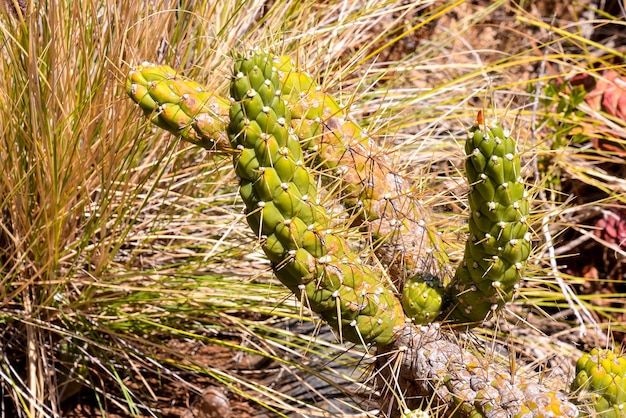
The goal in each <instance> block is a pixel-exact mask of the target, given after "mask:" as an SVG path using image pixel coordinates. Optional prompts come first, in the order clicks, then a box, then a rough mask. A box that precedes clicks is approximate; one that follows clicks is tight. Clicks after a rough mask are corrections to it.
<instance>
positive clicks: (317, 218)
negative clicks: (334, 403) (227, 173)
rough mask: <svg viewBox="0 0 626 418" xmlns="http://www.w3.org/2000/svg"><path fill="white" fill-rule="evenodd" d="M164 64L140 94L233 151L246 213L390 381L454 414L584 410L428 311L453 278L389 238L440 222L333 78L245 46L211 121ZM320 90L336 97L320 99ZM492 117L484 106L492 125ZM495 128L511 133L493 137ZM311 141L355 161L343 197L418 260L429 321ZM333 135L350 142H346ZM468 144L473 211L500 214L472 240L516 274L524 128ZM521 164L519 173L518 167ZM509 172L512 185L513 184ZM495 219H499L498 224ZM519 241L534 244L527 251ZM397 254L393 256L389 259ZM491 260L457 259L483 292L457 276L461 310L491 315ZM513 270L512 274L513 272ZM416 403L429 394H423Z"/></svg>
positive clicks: (418, 288)
mask: <svg viewBox="0 0 626 418" xmlns="http://www.w3.org/2000/svg"><path fill="white" fill-rule="evenodd" d="M160 68H161V70H158V68H156V67H150V66H147V65H146V66H142V67H138V68H137V69H136V70H135V73H131V75H130V76H129V80H130V82H129V84H128V85H127V89H128V91H129V94H130V95H131V97H133V99H134V100H135V101H136V102H138V103H139V104H140V105H141V106H142V108H143V109H144V112H145V113H146V114H147V115H148V116H149V117H151V120H152V121H153V122H154V123H155V124H157V125H159V126H161V127H163V128H165V129H167V130H169V131H171V132H174V133H177V134H179V135H181V137H182V138H183V139H185V140H187V141H189V142H192V143H195V144H197V145H199V146H204V147H206V148H212V149H217V150H221V149H222V150H223V149H226V148H229V149H231V150H232V151H233V163H234V168H235V172H236V173H237V175H238V176H239V178H240V195H241V197H242V199H243V201H244V203H245V205H246V218H247V221H248V223H249V225H250V227H251V228H252V230H253V231H254V232H255V233H256V234H258V236H259V238H260V239H261V243H262V248H263V250H264V252H265V254H266V255H267V257H268V259H269V260H270V261H271V264H272V268H273V270H274V273H275V275H276V277H277V278H278V279H279V280H280V281H281V282H282V283H284V284H285V285H286V286H287V287H288V288H289V289H290V290H291V291H292V292H293V293H294V294H295V295H296V297H298V298H299V299H300V300H301V302H302V303H303V304H305V305H307V306H308V307H310V308H311V310H313V311H314V312H317V313H319V314H320V316H322V317H323V318H324V319H325V320H326V321H327V322H328V323H329V324H330V325H331V326H333V327H334V329H335V330H336V331H337V333H338V334H339V337H340V339H345V340H349V341H352V342H355V343H363V344H369V343H373V344H376V345H377V346H378V354H379V356H378V359H379V365H378V373H379V376H385V374H386V373H389V374H393V377H392V376H388V375H387V377H386V378H384V380H385V382H395V381H396V380H397V379H399V383H400V384H401V387H402V389H403V390H405V389H406V390H407V393H416V399H417V400H418V402H419V400H420V399H421V400H424V399H425V398H426V397H428V398H427V399H428V402H432V405H436V406H437V408H442V409H441V411H444V410H445V411H447V412H450V413H452V414H454V416H462V417H496V416H503V415H501V414H502V413H504V414H508V415H506V416H514V417H539V416H567V417H574V416H576V415H577V413H578V412H577V409H576V407H575V406H573V405H572V404H571V403H569V402H568V401H567V400H566V399H565V398H564V396H563V395H562V394H560V393H557V392H554V391H553V390H550V389H548V388H546V387H544V386H543V385H539V384H535V383H532V382H529V381H526V380H524V379H523V378H522V377H520V376H512V375H511V371H510V370H509V369H508V368H506V367H502V365H499V364H490V363H489V362H485V361H483V360H482V359H481V358H479V357H477V356H475V355H473V354H471V353H468V352H466V351H465V350H463V349H462V348H461V347H460V346H459V345H458V342H457V340H456V338H455V336H454V335H452V334H450V333H449V332H446V331H444V330H442V329H441V328H440V327H439V326H438V324H428V323H429V322H431V321H433V320H435V319H436V317H437V314H438V312H439V309H440V307H441V304H442V298H441V292H442V291H443V288H442V287H440V286H439V280H438V279H437V278H436V277H435V276H433V275H432V274H430V272H429V269H430V268H431V267H432V266H429V265H428V264H427V263H426V262H425V261H424V260H425V259H426V258H425V257H424V256H423V255H422V253H421V252H422V251H423V250H424V248H423V247H422V245H419V246H417V247H416V248H413V247H414V246H415V243H416V241H411V242H410V243H409V244H408V246H405V244H403V243H399V244H396V243H395V241H394V240H391V239H389V238H390V237H392V238H396V237H400V239H404V237H418V238H416V239H420V240H423V239H424V237H427V239H432V237H430V236H429V234H430V231H429V230H428V229H427V228H425V227H422V226H421V225H422V222H421V221H422V220H423V219H424V218H423V216H422V212H421V207H420V206H419V204H418V203H417V202H416V201H415V199H414V197H413V196H412V194H411V191H410V190H408V189H410V188H407V189H405V185H406V184H408V183H407V182H406V181H405V180H404V179H402V177H401V176H398V175H397V174H396V173H394V172H393V171H392V170H391V168H390V167H391V166H390V164H389V161H388V160H387V158H386V157H385V156H384V155H382V153H380V152H379V151H378V149H377V148H376V147H375V145H374V143H373V142H372V140H371V138H370V137H369V136H368V135H367V134H366V133H365V132H364V131H362V130H361V129H360V128H359V127H358V125H356V124H355V123H353V122H349V121H348V119H344V116H345V115H344V114H343V113H342V112H343V110H342V109H341V108H340V107H339V106H338V105H337V104H336V102H334V101H333V100H332V99H331V98H330V97H329V96H327V95H326V94H325V93H322V92H321V90H320V89H319V88H318V87H317V86H316V85H315V83H314V82H313V80H312V78H311V77H310V76H308V75H306V74H305V73H298V72H296V71H293V63H291V61H288V60H286V59H285V58H284V57H275V56H272V55H266V54H255V55H252V56H244V57H238V58H236V62H235V71H234V75H233V78H232V82H231V88H230V92H231V95H232V100H231V101H226V100H224V99H221V98H219V96H215V95H211V96H209V95H208V93H207V95H206V96H203V97H205V98H206V99H207V100H209V99H210V100H214V103H217V104H218V105H217V106H208V109H209V110H210V112H211V114H210V116H211V118H212V119H211V120H212V121H214V124H212V125H200V124H198V123H197V121H196V119H197V118H198V115H199V114H200V113H202V112H203V111H205V110H207V107H206V106H204V107H202V108H200V109H197V108H196V109H194V110H197V111H199V112H200V113H194V112H192V111H191V110H192V109H191V108H190V107H189V106H187V107H185V105H184V104H183V103H181V98H182V96H183V95H184V94H189V96H187V97H195V96H194V95H195V93H193V91H198V92H200V91H203V90H202V89H201V88H200V87H199V86H197V85H195V84H193V82H190V81H188V80H183V79H182V78H180V77H178V76H177V75H176V74H175V73H174V71H173V70H171V69H169V67H160ZM146 70H147V73H146V74H144V72H146ZM159 71H161V72H160V73H159ZM140 76H141V77H140ZM159 77H160V78H159ZM179 83H181V84H182V86H179V85H178V84H179ZM168 92H169V93H172V94H169V93H168ZM158 96H160V97H158ZM313 98H315V100H313ZM210 100H209V102H210ZM170 103H171V106H170V105H169V104H170ZM198 103H205V102H204V101H202V100H201V101H199V102H198ZM207 103H208V102H207ZM226 103H228V108H229V113H228V115H226V114H225V109H226ZM314 103H324V106H322V107H321V108H320V107H316V106H314V105H313V104H314ZM166 110H167V111H166ZM178 112H182V113H183V114H184V116H181V115H178ZM339 114H340V115H342V116H338V115H339ZM192 115H195V116H192ZM177 118H178V119H177ZM225 124H227V125H228V128H227V132H228V137H227V138H228V139H227V140H228V141H229V143H225V142H224V141H225V137H224V136H219V135H220V134H219V133H217V129H218V127H219V126H224V125H225ZM483 124H484V123H483V121H482V120H481V118H480V117H479V125H483ZM207 126H209V128H207ZM192 131H193V132H192ZM496 142H499V143H498V144H496V145H494V146H493V147H491V148H490V145H491V143H496ZM303 147H305V152H310V153H311V152H315V153H316V154H315V155H316V163H315V164H316V167H317V168H320V169H321V171H322V172H324V171H327V172H328V171H330V172H331V173H330V174H328V173H327V175H329V176H330V175H332V174H333V170H334V173H335V174H344V176H343V177H344V178H343V179H342V183H341V184H342V187H341V189H342V191H343V192H342V196H341V197H342V200H343V203H344V204H345V205H346V206H348V207H351V208H354V210H355V211H358V215H359V216H360V217H361V220H362V221H363V222H364V224H365V225H366V226H367V227H368V228H369V229H370V231H372V235H374V236H375V237H377V238H379V239H380V241H381V242H383V243H384V244H385V245H387V246H388V247H389V248H391V249H389V250H388V251H389V254H392V253H393V252H394V251H397V250H399V251H400V256H401V257H402V260H403V261H402V263H404V264H402V265H401V269H399V271H398V273H397V276H396V277H399V276H400V275H401V274H406V273H407V272H409V271H411V272H412V271H416V272H417V274H414V275H413V276H412V277H411V278H410V279H408V281H407V282H406V284H405V286H404V289H403V296H402V299H403V300H402V304H403V305H404V310H405V311H406V312H407V314H408V316H409V317H410V318H411V319H412V321H413V322H414V323H417V324H428V325H423V326H421V327H420V328H416V327H415V326H414V325H413V324H412V323H410V322H411V321H408V320H407V315H405V313H404V311H403V308H402V305H401V303H400V300H399V298H398V297H397V295H395V294H394V293H393V292H392V291H391V290H389V289H388V288H387V287H386V286H385V285H384V282H385V280H384V277H383V275H382V274H381V273H379V272H377V271H374V270H372V269H370V268H369V267H367V266H365V265H363V264H362V262H361V260H360V258H359V256H358V254H356V253H355V252H353V251H352V250H351V249H350V247H349V245H348V243H347V242H346V241H345V240H344V239H343V238H342V237H341V236H340V234H339V232H338V231H335V230H333V227H332V224H331V221H330V216H329V214H328V212H327V211H326V210H325V208H324V207H323V206H321V205H320V204H319V197H318V190H317V184H318V183H317V181H316V180H315V179H314V178H313V176H312V174H311V171H312V170H311V169H310V167H307V166H306V165H305V163H304V161H305V154H304V152H303ZM333 147H335V148H334V149H335V151H336V150H340V151H341V152H336V153H333V152H332V150H333ZM337 147H338V148H337ZM472 147H474V148H478V151H477V152H475V151H474V148H472ZM501 148H502V149H501ZM468 149H469V151H470V152H471V157H470V158H469V159H468V168H467V173H468V178H469V179H470V182H471V183H472V186H473V187H472V193H474V195H473V194H470V205H471V206H472V207H473V208H478V209H477V210H473V212H475V213H481V215H482V214H483V213H482V212H481V211H484V210H486V211H487V213H486V215H485V217H486V218H487V219H489V222H491V223H490V224H489V225H491V226H488V225H487V222H485V219H484V218H483V219H478V220H477V219H473V220H472V221H471V222H470V232H473V235H472V238H475V239H473V240H472V241H471V243H472V246H469V244H468V247H467V249H468V251H467V254H466V256H465V259H466V261H471V260H474V261H476V263H477V264H479V265H481V264H480V262H481V261H483V260H482V259H483V258H485V257H486V256H485V254H487V255H488V256H491V259H490V260H491V261H492V262H493V260H495V259H494V258H493V255H495V256H497V257H499V258H502V259H503V260H504V261H506V262H507V263H508V266H509V270H507V269H504V272H503V274H504V273H507V272H508V271H510V267H511V266H513V267H515V265H516V263H523V262H524V261H525V257H527V256H528V255H527V253H528V251H529V248H530V244H529V242H528V240H527V239H526V231H527V228H526V225H525V223H524V222H523V218H524V216H525V214H526V213H527V211H528V203H527V202H526V200H525V199H524V198H523V193H524V192H523V184H522V183H521V181H520V180H519V178H518V176H519V170H520V167H519V157H517V155H516V154H515V153H514V151H513V150H514V143H513V140H512V139H510V138H508V136H506V135H504V133H503V131H502V130H501V128H499V127H498V126H490V127H489V128H487V127H480V126H475V127H474V128H473V129H472V138H471V141H468ZM509 154H511V155H512V157H511V158H509ZM486 156H487V157H486ZM481 158H482V159H483V160H484V162H483V163H482V165H481V161H482V160H481ZM470 164H471V166H470ZM512 173H514V174H516V175H515V176H514V178H512ZM481 174H484V176H483V175H481ZM322 175H324V173H322ZM505 182H506V183H507V185H506V186H503V184H504V183H505ZM496 183H497V186H496ZM501 186H503V188H504V189H505V190H501V189H502V187H501ZM489 187H492V188H493V189H494V191H493V195H492V196H490V195H486V194H485V192H486V191H489ZM381 191H382V192H383V193H382V194H381ZM402 191H404V192H406V193H404V192H402ZM475 193H480V194H479V195H476V194H475ZM491 202H494V204H496V206H495V207H494V208H493V211H495V214H493V213H490V211H491V210H492V209H491V207H492V206H493V205H491ZM497 205H499V206H497ZM389 208H391V209H389ZM407 208H408V209H407ZM407 211H408V212H407ZM491 215H493V216H491ZM403 216H404V217H405V218H406V219H404V220H403ZM490 216H491V217H490ZM492 217H494V219H495V221H494V220H493V219H491V218H492ZM475 218H479V217H478V215H476V216H475ZM494 222H496V225H497V226H498V228H497V229H496V230H494V228H495V227H494V226H493V223H494ZM502 222H507V223H508V224H507V225H502V224H501V223H502ZM413 226H420V231H419V233H418V234H415V231H414V230H412V231H411V230H408V231H407V229H410V228H412V227H413ZM392 227H393V228H392ZM377 228H378V229H377ZM385 228H389V229H388V230H385ZM481 228H482V229H481ZM383 231H385V232H383ZM424 231H426V232H424ZM477 231H478V232H477ZM522 232H523V235H520V234H521V233H522ZM411 234H415V235H411ZM480 234H482V235H480ZM488 234H489V235H488ZM492 237H493V239H491V238H492ZM411 239H412V238H411ZM515 240H517V242H515ZM433 241H434V240H433ZM479 241H480V242H479ZM420 244H423V242H420ZM517 244H520V245H517ZM507 245H508V246H507ZM500 247H501V248H500ZM519 249H522V250H523V251H521V252H516V251H515V250H519ZM490 251H491V252H490ZM494 251H495V253H494V254H493V255H492V252H494ZM407 254H408V256H407ZM524 254H526V255H525V256H524ZM516 257H517V258H516ZM410 263H413V264H410ZM407 264H408V268H405V266H406V265H407ZM481 266H482V265H481ZM487 266H488V265H487ZM397 267H398V265H395V266H394V265H392V266H391V267H390V269H391V270H393V269H394V268H397ZM465 267H467V263H466V264H465ZM496 267H498V266H496ZM466 270H467V269H466ZM485 270H486V269H485ZM492 270H495V269H493V268H492ZM490 271H491V270H490ZM515 272H516V275H515V278H514V279H513V280H512V282H515V280H519V277H518V276H521V269H517V268H516V269H515ZM489 273H490V272H485V275H484V276H478V277H476V276H475V275H474V276H473V275H472V274H469V275H467V277H465V276H463V274H460V273H458V272H457V276H455V283H454V284H455V286H457V288H458V287H459V286H465V287H467V288H468V289H470V292H466V294H472V292H473V293H474V294H473V296H472V297H473V298H474V299H473V300H472V299H470V298H465V296H464V295H453V296H450V293H451V292H450V290H451V289H450V288H448V289H447V291H449V294H448V297H451V300H453V301H455V302H456V303H457V304H458V308H457V309H455V310H453V311H452V312H453V316H454V315H457V316H456V318H457V319H459V320H468V319H471V320H480V319H482V318H480V319H476V318H477V316H478V315H477V313H476V311H472V310H470V314H471V315H470V316H469V317H468V316H467V315H468V314H467V308H468V306H469V305H468V304H470V303H473V302H475V301H478V305H477V306H479V308H480V309H482V307H481V306H482V305H484V304H485V303H486V302H492V299H490V298H488V297H486V296H485V294H484V293H481V292H482V290H483V287H482V286H477V284H481V280H480V279H483V280H494V281H500V280H503V279H498V278H497V277H496V276H495V275H489ZM507 274H508V273H507ZM504 278H506V279H507V280H508V279H509V276H508V275H505V277H504ZM505 285H506V286H500V289H501V290H502V289H504V290H505V291H507V292H508V291H509V288H510V287H511V282H510V281H505ZM513 285H514V284H513ZM491 286H492V287H494V286H493V285H491ZM465 287H463V288H464V289H465V290H467V289H466V288H465ZM497 287H498V286H495V287H494V288H497ZM500 298H501V299H500ZM507 298H510V297H509V296H508V293H504V294H501V295H500V294H498V299H497V300H498V302H500V301H501V300H507ZM443 302H446V300H445V299H444V300H443ZM480 309H479V310H480ZM490 309H491V304H490V305H489V309H488V310H490ZM459 312H461V313H462V314H459ZM385 369H388V371H387V372H386V371H385ZM407 406H409V407H410V408H417V407H421V406H423V404H421V403H418V404H416V405H407ZM403 409H405V408H404V407H403ZM406 410H407V411H410V409H406ZM499 414H500V415H499Z"/></svg>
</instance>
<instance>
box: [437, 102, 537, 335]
mask: <svg viewBox="0 0 626 418" xmlns="http://www.w3.org/2000/svg"><path fill="white" fill-rule="evenodd" d="M465 152H466V154H467V160H466V162H465V171H466V175H467V179H468V181H469V184H470V192H469V196H468V198H469V205H470V213H471V214H470V220H469V234H470V236H469V239H468V241H467V243H466V245H465V254H464V257H463V261H462V262H461V265H460V266H459V267H458V268H457V270H456V273H455V276H454V278H453V280H452V283H451V286H450V287H449V293H450V294H451V298H452V300H453V304H454V308H453V310H452V312H451V313H450V318H451V319H454V320H457V321H459V322H461V323H479V322H481V321H483V320H484V319H485V318H487V317H488V316H489V315H490V313H491V312H494V311H496V310H497V309H499V308H500V307H501V306H503V305H504V304H505V303H506V302H508V301H510V300H511V298H512V297H513V292H514V290H515V288H516V286H517V284H518V283H519V281H520V280H521V278H522V275H523V273H524V269H525V266H526V260H527V258H528V256H529V254H530V251H531V244H530V234H529V233H528V225H527V223H526V218H527V216H528V210H529V203H528V199H527V196H526V190H525V187H524V182H523V180H522V178H521V177H520V172H521V170H520V158H519V154H518V153H517V150H516V144H515V140H514V139H513V138H512V137H511V136H510V134H509V133H508V132H507V131H505V130H504V129H503V128H502V126H501V125H499V124H497V123H489V122H487V123H486V122H485V121H484V120H483V117H482V113H479V114H478V118H477V122H476V124H475V125H474V126H473V127H472V128H471V129H470V132H469V138H468V139H467V142H466V143H465Z"/></svg>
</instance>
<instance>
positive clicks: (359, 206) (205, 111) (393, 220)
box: [126, 56, 443, 286]
mask: <svg viewBox="0 0 626 418" xmlns="http://www.w3.org/2000/svg"><path fill="white" fill-rule="evenodd" d="M275 67H276V68H277V73H278V80H279V83H278V85H279V86H280V91H281V96H282V98H283V99H284V101H285V102H286V103H287V104H286V106H287V109H288V112H287V113H286V117H285V119H284V120H285V123H287V124H288V125H287V127H289V123H290V125H291V127H292V128H293V130H294V133H295V134H296V135H297V136H298V139H299V140H300V147H301V148H302V149H304V150H306V151H307V152H308V153H313V154H315V156H316V158H306V161H307V162H310V163H311V164H315V165H316V166H317V167H318V168H319V169H320V170H321V171H322V172H323V173H324V175H323V178H325V179H327V180H328V182H330V181H333V182H337V184H333V185H331V187H334V188H335V189H336V190H340V191H341V194H340V196H339V198H340V200H341V201H342V203H343V204H344V205H345V206H346V208H348V209H349V210H352V211H353V212H354V215H355V217H356V218H357V219H359V220H360V221H361V222H363V223H364V226H365V227H366V228H367V229H368V230H369V231H370V233H371V234H372V236H373V238H374V240H375V241H376V242H375V243H374V246H375V247H376V248H378V250H377V253H378V255H379V256H380V257H381V259H382V260H383V262H384V263H385V264H387V265H388V266H389V274H390V276H391V277H392V279H393V280H394V282H396V283H397V284H398V285H399V286H401V284H402V282H403V281H404V279H405V278H406V277H410V276H413V275H415V274H416V273H417V272H420V271H430V272H434V271H436V270H437V269H438V265H437V263H433V260H432V256H430V255H429V256H425V255H424V254H427V253H428V254H438V253H436V252H433V251H429V249H432V248H433V247H435V248H438V243H437V242H438V239H437V236H436V234H435V233H434V232H433V231H431V230H430V229H429V228H428V227H427V226H426V222H427V219H428V216H427V211H426V209H425V208H424V207H422V206H421V205H420V204H419V202H418V201H417V200H416V199H415V197H414V190H412V187H411V185H410V182H409V181H407V180H406V179H404V178H403V177H401V176H400V175H398V174H396V173H394V172H393V171H392V170H391V167H392V164H391V161H390V159H389V158H388V156H387V155H386V154H385V153H384V152H382V151H381V150H380V149H379V148H378V147H377V145H376V143H375V142H374V141H373V140H372V138H371V137H370V136H369V135H368V134H367V132H366V131H365V130H363V129H361V128H360V127H359V125H358V124H356V123H355V122H353V121H352V120H350V119H349V117H348V115H347V113H346V110H345V109H344V108H342V107H341V106H340V105H339V104H338V103H337V102H336V101H335V100H334V99H333V98H332V97H331V96H330V95H328V94H326V93H325V92H324V91H323V90H322V89H321V87H320V86H319V85H317V83H316V82H315V80H314V79H313V77H312V76H311V75H310V74H308V73H306V72H304V71H301V70H298V69H297V68H296V66H295V63H294V62H293V61H292V60H291V59H290V58H289V57H287V56H277V57H276V59H275ZM253 77H256V80H257V82H258V81H261V79H260V78H259V74H257V75H254V76H253ZM242 83H243V81H242ZM126 90H127V92H128V94H129V95H130V97H131V98H132V99H133V100H134V101H135V102H137V103H138V104H139V105H140V106H141V108H142V109H143V110H144V113H146V115H147V116H148V117H149V118H150V120H151V121H152V122H153V123H154V124H156V125H157V126H159V127H161V128H163V129H166V130H168V131H170V132H172V133H174V134H177V135H180V136H181V138H182V139H184V140H187V141H189V142H191V143H194V144H196V145H199V146H202V147H205V148H207V149H210V150H217V151H219V150H225V149H227V148H230V146H231V144H229V142H228V139H227V138H226V136H225V135H224V129H225V126H226V125H227V124H228V109H229V107H230V103H229V101H228V100H227V99H224V98H221V97H219V96H217V95H215V94H213V93H208V92H206V91H205V90H204V89H203V88H202V87H201V86H200V85H199V84H197V83H194V82H193V81H190V80H187V79H185V78H183V77H181V76H179V75H177V74H176V72H175V71H174V70H173V69H171V68H170V67H167V66H156V65H153V64H149V63H144V64H142V65H140V66H137V67H135V68H134V69H133V70H132V71H131V72H130V73H129V75H128V79H127V85H126ZM276 99H278V98H276ZM254 103H255V104H254ZM259 105H260V102H259V98H257V99H252V100H250V103H249V104H247V106H255V107H256V108H257V110H258V107H259ZM248 110H253V109H248ZM259 117H260V118H264V120H263V121H261V122H262V123H270V124H272V126H267V127H266V129H267V130H266V131H264V132H262V131H261V130H260V127H259V126H258V121H255V120H251V121H250V123H251V126H250V139H249V141H256V140H258V138H259V136H260V135H261V133H266V134H270V133H271V132H272V131H273V130H275V129H282V127H280V126H276V123H275V122H282V119H280V118H276V113H275V111H274V110H273V109H272V108H271V106H270V107H269V115H268V117H265V116H262V115H260V116H259ZM289 120H290V122H288V121H289ZM290 144H295V142H293V141H289V142H288V146H292V145H290ZM247 145H250V146H252V145H254V144H253V143H250V144H247ZM268 145H269V146H273V145H275V144H268ZM273 151H274V154H268V153H265V154H263V156H262V157H258V156H257V155H256V154H255V153H254V151H253V149H252V147H247V148H246V149H245V150H244V151H243V153H242V155H241V158H240V161H239V164H238V166H237V167H236V170H237V175H238V176H239V177H242V178H243V177H244V174H245V172H246V171H247V170H248V169H252V168H258V167H259V166H260V165H264V164H267V163H268V162H269V159H272V160H273V163H274V166H275V168H277V169H278V170H277V171H278V172H279V173H282V172H288V173H292V172H293V167H285V168H283V167H282V166H292V165H293V164H294V161H299V160H300V158H299V155H294V159H293V160H291V159H284V158H283V159H279V160H278V161H276V160H275V158H274V157H275V151H276V150H275V149H274V150H273ZM291 152H298V153H300V152H301V151H300V148H298V151H295V149H292V150H291ZM257 158H261V159H262V161H259V160H257ZM299 171H300V172H302V171H304V167H301V168H299ZM303 178H304V177H303V176H301V175H299V174H298V173H296V174H294V176H293V179H283V181H287V180H290V181H292V182H293V183H295V184H296V185H297V187H298V189H299V190H300V193H301V194H302V195H306V192H305V190H306V189H308V187H309V185H308V183H307V182H308V181H309V180H306V181H305V180H303ZM306 178H307V179H309V178H310V177H306ZM288 203H289V201H288V199H283V201H282V204H283V205H284V204H288ZM442 256H443V255H442Z"/></svg>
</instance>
